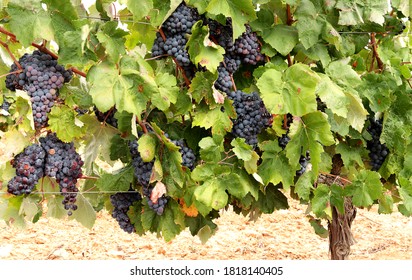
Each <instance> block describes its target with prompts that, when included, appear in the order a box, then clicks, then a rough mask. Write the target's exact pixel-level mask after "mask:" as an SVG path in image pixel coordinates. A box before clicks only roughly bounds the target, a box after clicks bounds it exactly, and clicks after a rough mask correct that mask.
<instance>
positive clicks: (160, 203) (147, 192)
mask: <svg viewBox="0 0 412 280" xmlns="http://www.w3.org/2000/svg"><path fill="white" fill-rule="evenodd" d="M153 188H154V187H153V186H150V185H147V186H143V195H144V196H145V197H146V199H147V205H149V208H150V209H152V210H153V211H154V212H155V213H156V214H157V215H159V216H161V215H162V214H163V212H164V210H165V206H166V204H167V202H168V201H169V198H168V197H167V196H165V195H162V196H161V197H159V198H158V199H157V201H156V203H154V202H153V201H152V199H151V196H152V191H153Z"/></svg>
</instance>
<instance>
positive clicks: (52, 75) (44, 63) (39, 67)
mask: <svg viewBox="0 0 412 280" xmlns="http://www.w3.org/2000/svg"><path fill="white" fill-rule="evenodd" d="M19 64H20V65H21V67H22V69H19V68H18V67H17V65H16V63H13V64H12V66H11V70H10V73H13V74H9V75H8V76H7V78H6V87H7V88H8V89H10V90H12V91H15V90H16V89H21V90H25V91H26V92H27V93H28V94H29V96H30V100H31V102H32V107H33V108H32V109H33V118H34V124H35V127H36V129H38V128H42V127H44V126H46V125H47V120H48V118H47V114H48V113H49V112H50V110H51V108H52V106H53V105H54V103H55V102H56V100H57V97H58V90H59V89H60V88H61V87H62V86H63V84H64V83H67V82H69V81H70V79H71V78H72V72H71V70H65V69H64V67H63V66H61V65H59V64H57V60H55V59H54V58H53V57H52V56H51V55H49V54H45V53H42V52H41V51H38V50H36V51H34V52H33V53H32V54H27V53H26V54H24V55H23V56H22V57H21V58H20V59H19ZM19 71H20V72H19ZM16 72H17V73H16Z"/></svg>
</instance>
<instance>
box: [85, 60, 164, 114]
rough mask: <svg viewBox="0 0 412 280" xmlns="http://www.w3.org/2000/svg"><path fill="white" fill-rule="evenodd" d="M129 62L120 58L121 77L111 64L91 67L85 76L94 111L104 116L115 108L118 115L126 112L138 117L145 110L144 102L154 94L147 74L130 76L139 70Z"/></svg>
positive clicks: (151, 81) (151, 82)
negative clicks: (104, 113) (97, 110)
mask: <svg viewBox="0 0 412 280" xmlns="http://www.w3.org/2000/svg"><path fill="white" fill-rule="evenodd" d="M139 66H141V65H138V64H137V63H135V62H134V61H132V60H131V58H128V57H123V58H122V59H121V61H120V70H121V75H119V69H116V66H115V65H114V64H111V63H109V62H103V63H101V64H98V65H96V66H93V67H92V68H91V69H90V70H89V72H88V73H87V80H88V81H89V82H90V84H91V87H90V95H91V96H92V98H93V102H94V104H95V105H96V107H97V108H98V109H99V110H100V111H102V112H107V111H108V110H109V109H110V108H112V107H113V106H114V105H116V108H117V110H118V111H120V112H121V111H123V110H125V111H127V112H129V113H133V114H135V115H140V114H141V113H142V111H144V110H145V109H146V102H147V101H148V100H149V99H148V98H149V97H150V96H151V93H153V92H158V88H157V85H156V83H155V81H154V78H153V77H151V76H150V74H151V73H142V74H141V75H134V74H133V72H136V71H137V70H133V69H139Z"/></svg>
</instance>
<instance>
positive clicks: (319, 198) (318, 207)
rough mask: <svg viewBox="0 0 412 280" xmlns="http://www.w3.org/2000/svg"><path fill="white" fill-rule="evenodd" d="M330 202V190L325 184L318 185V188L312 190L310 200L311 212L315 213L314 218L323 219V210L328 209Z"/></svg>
mask: <svg viewBox="0 0 412 280" xmlns="http://www.w3.org/2000/svg"><path fill="white" fill-rule="evenodd" d="M329 201H330V189H329V186H327V185H325V184H318V186H317V187H316V188H315V189H314V190H313V198H312V202H311V205H312V211H313V213H315V215H316V217H319V218H321V217H323V216H324V214H325V209H326V208H327V207H329V206H330V205H329Z"/></svg>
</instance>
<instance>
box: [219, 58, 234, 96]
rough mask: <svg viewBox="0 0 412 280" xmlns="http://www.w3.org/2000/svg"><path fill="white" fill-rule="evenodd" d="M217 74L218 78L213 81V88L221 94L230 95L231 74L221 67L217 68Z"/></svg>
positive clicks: (231, 85)
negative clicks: (221, 92)
mask: <svg viewBox="0 0 412 280" xmlns="http://www.w3.org/2000/svg"><path fill="white" fill-rule="evenodd" d="M217 73H218V76H217V80H216V81H215V88H216V89H218V90H221V91H223V92H226V93H230V92H231V91H232V87H233V83H232V77H231V73H229V71H227V69H226V68H225V67H224V66H223V65H221V66H219V67H218V68H217Z"/></svg>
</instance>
